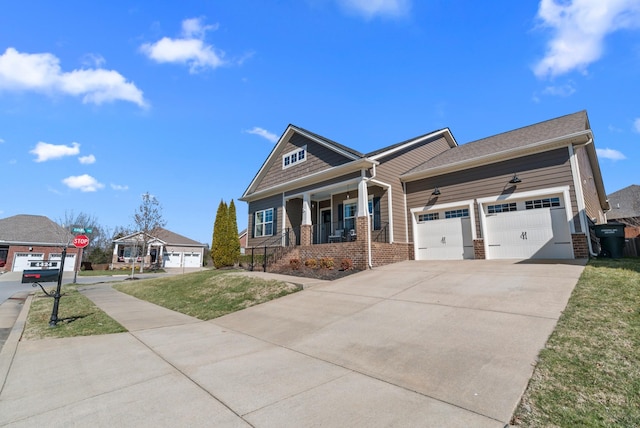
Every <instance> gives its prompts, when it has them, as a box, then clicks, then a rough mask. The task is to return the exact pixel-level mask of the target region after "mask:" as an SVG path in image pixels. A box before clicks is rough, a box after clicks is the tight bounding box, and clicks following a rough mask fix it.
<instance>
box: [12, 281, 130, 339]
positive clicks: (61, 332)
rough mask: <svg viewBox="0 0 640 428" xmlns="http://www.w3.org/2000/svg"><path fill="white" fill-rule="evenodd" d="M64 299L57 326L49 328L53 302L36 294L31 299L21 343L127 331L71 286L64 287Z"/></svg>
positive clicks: (61, 301)
mask: <svg viewBox="0 0 640 428" xmlns="http://www.w3.org/2000/svg"><path fill="white" fill-rule="evenodd" d="M62 292H63V293H64V296H62V297H61V298H60V305H59V306H58V320H59V321H58V324H57V325H56V326H55V327H49V320H50V319H51V311H52V309H53V298H51V297H46V296H45V295H44V293H42V291H39V292H37V293H36V294H35V296H34V297H33V301H32V302H31V308H30V311H29V315H28V317H27V321H26V325H25V329H24V332H23V334H22V337H23V339H27V340H30V339H43V338H47V337H73V336H94V335H99V334H110V333H120V332H123V331H127V330H126V329H125V328H124V327H122V326H121V325H120V324H119V323H117V322H116V321H114V320H113V319H112V318H110V317H109V316H108V315H107V314H105V313H104V312H102V310H100V309H99V308H98V307H97V306H95V305H94V304H93V302H91V300H89V299H87V298H86V297H84V296H83V295H82V294H80V293H79V292H78V291H77V290H76V286H74V285H63V286H62Z"/></svg>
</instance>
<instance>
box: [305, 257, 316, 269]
mask: <svg viewBox="0 0 640 428" xmlns="http://www.w3.org/2000/svg"><path fill="white" fill-rule="evenodd" d="M304 265H305V266H306V267H308V268H310V269H315V268H317V267H318V261H317V260H316V259H307V260H305V261H304Z"/></svg>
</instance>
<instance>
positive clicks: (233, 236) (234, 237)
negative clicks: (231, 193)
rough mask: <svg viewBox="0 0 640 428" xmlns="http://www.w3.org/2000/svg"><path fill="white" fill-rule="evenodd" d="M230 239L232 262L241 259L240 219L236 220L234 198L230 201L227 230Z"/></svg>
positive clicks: (234, 262)
mask: <svg viewBox="0 0 640 428" xmlns="http://www.w3.org/2000/svg"><path fill="white" fill-rule="evenodd" d="M227 233H228V240H229V257H230V259H231V261H232V264H236V263H237V262H238V260H239V259H240V238H238V221H237V220H236V204H234V203H233V199H231V202H230V203H229V228H228V230H227Z"/></svg>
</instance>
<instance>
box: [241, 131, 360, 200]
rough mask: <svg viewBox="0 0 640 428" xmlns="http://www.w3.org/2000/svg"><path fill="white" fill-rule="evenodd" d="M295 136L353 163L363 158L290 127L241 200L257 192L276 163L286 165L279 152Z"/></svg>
mask: <svg viewBox="0 0 640 428" xmlns="http://www.w3.org/2000/svg"><path fill="white" fill-rule="evenodd" d="M294 134H299V135H301V136H303V137H305V138H307V139H309V140H311V141H313V142H315V143H318V144H320V145H321V146H324V147H326V148H328V149H329V150H333V151H334V152H336V153H339V154H340V155H342V156H344V157H346V158H347V159H351V160H352V161H355V160H358V159H361V158H362V156H359V155H357V154H355V153H353V152H350V151H348V150H345V149H343V148H342V147H338V146H336V145H335V144H331V142H329V141H327V140H325V139H322V138H319V137H318V136H317V135H314V134H311V133H310V132H307V131H305V130H304V129H301V128H298V127H297V126H294V125H289V126H288V127H287V129H286V130H285V131H284V133H283V134H282V136H281V137H280V139H279V140H278V142H277V143H276V145H275V146H274V148H273V150H271V153H270V154H269V156H268V157H267V159H266V160H265V161H264V163H263V164H262V166H261V167H260V170H259V171H258V173H257V174H256V176H255V177H254V178H253V180H252V181H251V183H250V184H249V187H247V190H245V192H244V194H243V195H242V197H241V198H240V200H241V201H243V200H245V199H246V198H247V197H248V196H249V195H251V194H252V193H253V192H254V191H255V189H256V187H257V186H258V184H259V183H260V181H262V179H263V178H264V176H265V174H266V173H267V171H269V168H270V167H271V165H273V163H274V162H282V163H281V165H284V160H282V159H281V158H280V155H279V152H280V149H281V148H282V147H283V146H284V145H285V144H287V143H288V142H289V140H290V139H291V137H292V136H293V135H294ZM305 155H306V156H308V153H307V152H306V151H305ZM306 156H305V157H306Z"/></svg>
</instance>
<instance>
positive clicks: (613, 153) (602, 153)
mask: <svg viewBox="0 0 640 428" xmlns="http://www.w3.org/2000/svg"><path fill="white" fill-rule="evenodd" d="M596 152H597V153H598V156H599V157H601V158H604V159H610V160H614V161H617V160H623V159H626V158H627V157H626V156H625V155H623V154H622V153H621V152H619V151H617V150H614V149H609V148H606V149H596Z"/></svg>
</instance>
